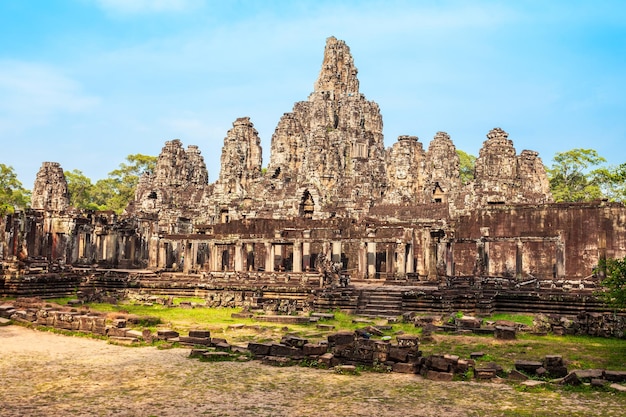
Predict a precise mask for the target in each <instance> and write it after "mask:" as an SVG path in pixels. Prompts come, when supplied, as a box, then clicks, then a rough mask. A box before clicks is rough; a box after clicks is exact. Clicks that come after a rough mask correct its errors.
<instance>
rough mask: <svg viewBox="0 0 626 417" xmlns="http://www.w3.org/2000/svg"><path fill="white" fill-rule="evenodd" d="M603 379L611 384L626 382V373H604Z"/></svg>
mask: <svg viewBox="0 0 626 417" xmlns="http://www.w3.org/2000/svg"><path fill="white" fill-rule="evenodd" d="M604 379H606V380H607V381H611V382H626V371H604Z"/></svg>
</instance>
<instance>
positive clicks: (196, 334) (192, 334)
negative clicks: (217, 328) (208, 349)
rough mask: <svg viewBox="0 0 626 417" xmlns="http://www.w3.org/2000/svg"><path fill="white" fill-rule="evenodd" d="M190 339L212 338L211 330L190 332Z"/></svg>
mask: <svg viewBox="0 0 626 417" xmlns="http://www.w3.org/2000/svg"><path fill="white" fill-rule="evenodd" d="M189 337H202V338H205V337H209V338H210V337H211V331H210V330H189Z"/></svg>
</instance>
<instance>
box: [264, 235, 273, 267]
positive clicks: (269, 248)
mask: <svg viewBox="0 0 626 417" xmlns="http://www.w3.org/2000/svg"><path fill="white" fill-rule="evenodd" d="M265 271H266V272H274V244H273V243H272V242H265Z"/></svg>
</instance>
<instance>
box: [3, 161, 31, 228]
mask: <svg viewBox="0 0 626 417" xmlns="http://www.w3.org/2000/svg"><path fill="white" fill-rule="evenodd" d="M29 204H30V191H29V190H27V189H25V188H24V187H22V183H21V182H20V181H19V180H18V179H17V174H15V171H14V170H13V167H11V166H8V165H5V164H2V163H0V216H4V215H5V214H10V213H13V212H14V211H15V209H16V208H17V209H23V208H26V207H27V206H28V205H29Z"/></svg>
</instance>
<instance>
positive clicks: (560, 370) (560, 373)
mask: <svg viewBox="0 0 626 417" xmlns="http://www.w3.org/2000/svg"><path fill="white" fill-rule="evenodd" d="M546 370H547V371H548V374H549V375H550V376H551V377H553V378H563V377H564V376H565V375H567V374H568V372H567V368H566V367H565V366H551V367H549V368H546Z"/></svg>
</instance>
